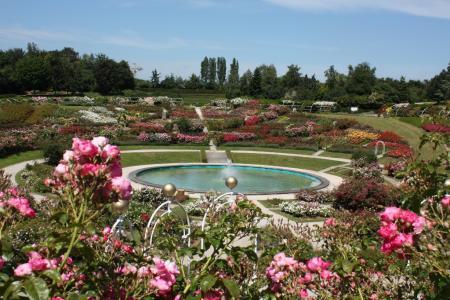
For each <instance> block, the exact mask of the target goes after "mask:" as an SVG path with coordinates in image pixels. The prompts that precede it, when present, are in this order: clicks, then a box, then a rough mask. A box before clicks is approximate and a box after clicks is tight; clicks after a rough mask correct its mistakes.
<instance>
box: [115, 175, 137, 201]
mask: <svg viewBox="0 0 450 300" xmlns="http://www.w3.org/2000/svg"><path fill="white" fill-rule="evenodd" d="M111 184H112V189H113V190H114V191H115V192H116V193H117V194H119V195H120V198H121V199H123V200H129V199H130V198H131V195H132V193H133V188H132V187H131V183H130V181H129V180H128V179H126V178H124V177H115V178H113V179H111Z"/></svg>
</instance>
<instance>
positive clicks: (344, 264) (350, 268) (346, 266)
mask: <svg viewBox="0 0 450 300" xmlns="http://www.w3.org/2000/svg"><path fill="white" fill-rule="evenodd" d="M354 267H355V263H352V262H350V261H348V260H344V261H343V262H342V269H343V270H344V272H345V273H351V272H352V271H353V268H354Z"/></svg>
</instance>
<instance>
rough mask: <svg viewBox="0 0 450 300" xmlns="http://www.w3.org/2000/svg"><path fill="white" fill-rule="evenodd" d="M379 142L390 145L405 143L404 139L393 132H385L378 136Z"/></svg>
mask: <svg viewBox="0 0 450 300" xmlns="http://www.w3.org/2000/svg"><path fill="white" fill-rule="evenodd" d="M378 140H380V141H383V142H389V143H396V144H398V143H403V139H402V138H401V137H400V136H399V135H398V134H396V133H395V132H392V131H383V132H381V133H380V134H379V135H378Z"/></svg>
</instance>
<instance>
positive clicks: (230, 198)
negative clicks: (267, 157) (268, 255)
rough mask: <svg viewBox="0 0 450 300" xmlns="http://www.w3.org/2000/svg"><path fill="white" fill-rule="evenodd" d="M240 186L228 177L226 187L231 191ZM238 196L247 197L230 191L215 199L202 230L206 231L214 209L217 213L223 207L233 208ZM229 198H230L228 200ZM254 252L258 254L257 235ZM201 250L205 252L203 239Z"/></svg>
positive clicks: (205, 217)
mask: <svg viewBox="0 0 450 300" xmlns="http://www.w3.org/2000/svg"><path fill="white" fill-rule="evenodd" d="M237 184H238V180H237V179H236V178H234V177H228V178H226V179H225V185H226V186H227V187H228V188H229V189H230V190H233V189H234V188H235V187H236V186H237ZM237 196H241V197H242V198H245V195H244V194H242V193H238V192H234V191H230V192H228V193H225V194H222V195H220V196H218V197H216V198H214V199H213V200H212V201H211V203H210V204H209V206H208V208H207V209H206V211H205V214H204V215H203V218H202V223H201V230H202V231H205V227H206V223H207V222H206V219H207V217H208V214H209V213H210V212H211V210H212V209H215V212H218V211H219V210H220V209H222V208H223V207H225V206H226V205H229V206H232V205H233V204H236V197H237ZM226 197H228V198H226ZM222 199H226V201H225V202H222V203H221V202H220V201H221V200H222ZM254 245H255V248H254V251H255V253H258V236H257V235H256V236H255V238H254ZM200 248H201V249H202V250H205V241H204V239H203V238H201V240H200Z"/></svg>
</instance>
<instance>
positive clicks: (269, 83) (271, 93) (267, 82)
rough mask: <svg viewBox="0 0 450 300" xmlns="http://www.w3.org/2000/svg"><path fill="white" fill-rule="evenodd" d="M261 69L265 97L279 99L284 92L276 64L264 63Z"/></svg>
mask: <svg viewBox="0 0 450 300" xmlns="http://www.w3.org/2000/svg"><path fill="white" fill-rule="evenodd" d="M259 69H260V70H261V92H262V96H263V97H264V98H268V99H278V98H280V97H282V95H283V92H282V89H281V86H280V82H279V80H278V76H277V69H276V68H275V66H274V65H269V66H267V65H262V66H260V67H259Z"/></svg>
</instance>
